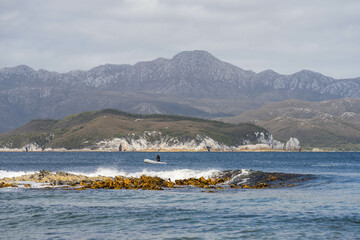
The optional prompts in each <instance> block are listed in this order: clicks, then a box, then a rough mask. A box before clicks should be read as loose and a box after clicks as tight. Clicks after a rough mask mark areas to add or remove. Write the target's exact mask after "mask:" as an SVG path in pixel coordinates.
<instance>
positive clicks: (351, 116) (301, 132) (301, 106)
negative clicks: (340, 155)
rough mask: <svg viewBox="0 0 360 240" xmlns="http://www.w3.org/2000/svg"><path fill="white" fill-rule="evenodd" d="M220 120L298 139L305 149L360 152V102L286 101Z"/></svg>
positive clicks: (276, 135)
mask: <svg viewBox="0 0 360 240" xmlns="http://www.w3.org/2000/svg"><path fill="white" fill-rule="evenodd" d="M219 120H222V121H225V122H229V123H241V122H252V123H255V124H257V125H259V126H262V127H264V128H266V129H268V130H269V131H270V132H271V133H273V134H274V137H275V138H277V139H280V140H282V139H288V138H289V137H291V136H296V137H297V138H298V139H299V140H300V142H301V143H302V146H303V147H305V148H314V147H320V148H328V149H336V150H357V151H358V150H360V99H338V100H329V101H322V102H304V101H299V100H286V101H283V102H278V103H271V104H267V105H264V106H263V107H261V108H260V109H256V110H252V111H247V112H244V113H242V114H241V115H239V116H236V117H229V118H220V119H219Z"/></svg>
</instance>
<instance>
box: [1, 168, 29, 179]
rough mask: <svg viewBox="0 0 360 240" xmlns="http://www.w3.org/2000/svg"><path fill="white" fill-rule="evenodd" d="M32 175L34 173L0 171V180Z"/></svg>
mask: <svg viewBox="0 0 360 240" xmlns="http://www.w3.org/2000/svg"><path fill="white" fill-rule="evenodd" d="M33 173H35V172H24V171H7V170H0V179H2V178H12V177H20V176H23V175H28V174H33Z"/></svg>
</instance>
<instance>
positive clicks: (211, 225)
mask: <svg viewBox="0 0 360 240" xmlns="http://www.w3.org/2000/svg"><path fill="white" fill-rule="evenodd" d="M155 155H156V154H154V153H130V152H122V153H93V152H91V153H90V152H89V153H87V152H81V153H0V178H2V177H5V176H15V175H21V174H24V173H31V172H34V171H39V170H41V169H46V170H51V171H66V172H72V173H81V174H86V175H98V174H100V175H106V176H113V175H118V174H121V175H126V176H137V175H140V174H143V173H145V174H146V173H149V174H152V175H154V174H155V175H159V176H161V177H171V178H180V177H189V176H193V175H194V176H199V175H206V173H208V172H211V171H214V170H235V169H253V170H259V171H271V172H287V173H304V174H305V173H306V174H309V173H310V174H314V175H315V176H316V178H315V179H314V180H311V181H309V182H307V183H304V184H302V185H299V186H295V187H290V188H278V189H246V190H245V189H240V190H239V189H228V190H219V191H217V192H215V193H209V192H206V191H204V190H203V189H197V188H186V189H170V190H164V191H143V190H106V189H100V190H85V191H74V190H60V189H54V190H45V189H40V188H32V189H10V188H6V189H0V224H1V227H0V239H360V154H359V153H161V154H160V155H161V159H162V161H166V162H167V164H166V165H147V164H145V163H144V162H143V160H144V159H145V158H150V159H154V158H155Z"/></svg>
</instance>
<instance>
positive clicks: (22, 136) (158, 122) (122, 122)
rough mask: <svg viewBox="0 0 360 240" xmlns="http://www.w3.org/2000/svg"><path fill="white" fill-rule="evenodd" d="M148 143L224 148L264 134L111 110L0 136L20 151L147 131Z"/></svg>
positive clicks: (249, 127)
mask: <svg viewBox="0 0 360 240" xmlns="http://www.w3.org/2000/svg"><path fill="white" fill-rule="evenodd" d="M152 131H156V132H157V133H161V134H154V135H149V137H148V140H149V141H157V140H159V138H160V137H164V136H168V137H169V139H170V138H177V139H178V140H180V141H188V140H195V141H197V136H198V135H200V136H208V137H210V138H212V139H214V140H215V141H217V142H219V143H223V144H226V145H242V144H243V141H244V140H250V141H251V142H253V143H255V142H256V140H257V139H256V136H255V132H264V133H267V131H266V130H265V129H264V128H262V127H258V126H256V125H254V124H249V123H244V124H230V123H223V122H219V121H212V120H206V119H200V118H193V117H184V116H177V115H160V114H151V115H140V114H132V113H127V112H122V111H118V110H114V109H105V110H102V111H91V112H84V113H80V114H74V115H69V116H67V117H65V118H63V119H62V120H58V121H56V120H33V121H31V122H29V123H28V124H26V125H24V126H22V127H20V128H18V129H16V130H14V131H12V132H8V133H4V134H1V135H0V145H1V146H2V147H9V148H20V147H23V146H25V145H26V144H29V143H36V144H37V145H38V146H40V147H42V148H44V149H45V148H48V147H51V148H66V149H80V148H92V147H94V144H96V143H97V142H99V141H102V140H107V139H112V138H125V139H130V138H132V139H136V138H138V137H140V136H143V135H144V133H146V132H152Z"/></svg>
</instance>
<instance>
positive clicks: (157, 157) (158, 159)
mask: <svg viewBox="0 0 360 240" xmlns="http://www.w3.org/2000/svg"><path fill="white" fill-rule="evenodd" d="M156 161H157V162H160V155H159V154H158V155H157V156H156Z"/></svg>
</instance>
